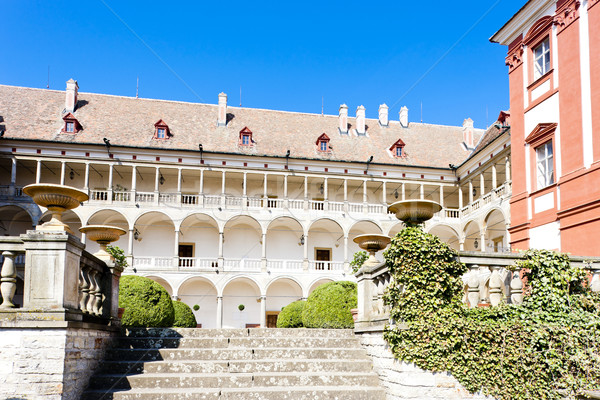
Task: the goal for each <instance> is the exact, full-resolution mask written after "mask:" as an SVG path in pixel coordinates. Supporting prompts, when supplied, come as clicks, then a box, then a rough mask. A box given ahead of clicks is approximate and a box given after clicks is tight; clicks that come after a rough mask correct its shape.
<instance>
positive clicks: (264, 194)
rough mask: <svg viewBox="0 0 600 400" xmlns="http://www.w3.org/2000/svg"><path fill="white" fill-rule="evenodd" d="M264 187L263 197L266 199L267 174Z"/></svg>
mask: <svg viewBox="0 0 600 400" xmlns="http://www.w3.org/2000/svg"><path fill="white" fill-rule="evenodd" d="M263 186H264V188H263V197H264V198H265V199H266V198H267V174H265V180H264V183H263ZM265 205H266V204H265Z"/></svg>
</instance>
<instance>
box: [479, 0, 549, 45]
mask: <svg viewBox="0 0 600 400" xmlns="http://www.w3.org/2000/svg"><path fill="white" fill-rule="evenodd" d="M554 2H556V0H529V1H528V2H527V3H525V5H523V7H521V8H520V9H519V11H517V12H516V13H515V14H514V15H513V16H512V17H511V18H510V19H509V20H508V21H507V22H506V23H505V24H504V25H503V26H502V27H501V28H500V29H498V31H497V32H496V33H494V34H493V35H492V37H490V39H489V40H490V42H492V43H499V44H501V45H503V46H508V45H509V44H510V43H512V41H513V40H514V39H515V37H517V36H518V35H519V34H520V33H521V32H522V31H523V26H524V25H525V24H526V23H527V21H529V19H530V16H531V14H532V13H533V12H535V10H540V9H545V8H546V7H547V6H548V5H550V4H552V3H554Z"/></svg>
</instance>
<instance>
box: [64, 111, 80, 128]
mask: <svg viewBox="0 0 600 400" xmlns="http://www.w3.org/2000/svg"><path fill="white" fill-rule="evenodd" d="M63 121H65V126H64V127H63V129H62V132H64V133H77V132H79V131H80V130H81V125H80V124H79V122H78V121H77V119H76V118H75V117H74V116H73V114H71V113H68V114H67V115H65V116H64V117H63Z"/></svg>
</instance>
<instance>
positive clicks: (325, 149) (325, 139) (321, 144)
mask: <svg viewBox="0 0 600 400" xmlns="http://www.w3.org/2000/svg"><path fill="white" fill-rule="evenodd" d="M329 140H331V139H329V136H327V135H326V134H324V133H323V134H322V135H321V136H319V137H318V138H317V141H316V142H315V144H316V145H317V151H319V152H321V153H330V152H331V147H329Z"/></svg>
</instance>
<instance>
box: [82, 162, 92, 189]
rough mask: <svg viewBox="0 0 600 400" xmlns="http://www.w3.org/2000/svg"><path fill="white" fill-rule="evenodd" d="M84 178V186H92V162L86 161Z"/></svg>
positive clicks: (86, 187)
mask: <svg viewBox="0 0 600 400" xmlns="http://www.w3.org/2000/svg"><path fill="white" fill-rule="evenodd" d="M83 180H84V182H83V188H84V189H85V190H87V189H88V188H89V187H90V163H85V176H84V178H83Z"/></svg>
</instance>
